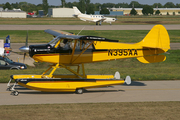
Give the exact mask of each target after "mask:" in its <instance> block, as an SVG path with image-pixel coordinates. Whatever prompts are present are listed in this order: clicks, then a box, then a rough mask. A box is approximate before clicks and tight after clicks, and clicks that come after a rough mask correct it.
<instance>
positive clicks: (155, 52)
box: [137, 25, 170, 63]
mask: <svg viewBox="0 0 180 120" xmlns="http://www.w3.org/2000/svg"><path fill="white" fill-rule="evenodd" d="M137 44H139V45H141V46H142V47H143V57H138V58H137V59H138V60H139V61H140V62H142V63H154V62H161V61H164V60H166V56H164V55H159V54H160V53H164V52H166V51H168V50H169V49H170V39H169V34H168V32H167V30H166V28H165V27H164V26H162V25H156V26H154V27H153V28H152V29H151V31H150V32H149V33H148V34H147V35H146V37H145V38H144V39H143V40H142V41H141V42H139V43H137Z"/></svg>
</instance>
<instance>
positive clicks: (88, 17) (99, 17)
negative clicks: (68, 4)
mask: <svg viewBox="0 0 180 120" xmlns="http://www.w3.org/2000/svg"><path fill="white" fill-rule="evenodd" d="M73 9H74V12H75V15H74V16H75V17H77V18H79V19H81V20H83V21H89V22H95V23H96V25H98V24H99V25H101V23H102V22H106V23H109V24H111V23H112V22H115V21H116V20H117V19H116V18H110V17H104V16H103V15H87V14H82V13H81V12H80V11H79V9H78V8H77V7H73Z"/></svg>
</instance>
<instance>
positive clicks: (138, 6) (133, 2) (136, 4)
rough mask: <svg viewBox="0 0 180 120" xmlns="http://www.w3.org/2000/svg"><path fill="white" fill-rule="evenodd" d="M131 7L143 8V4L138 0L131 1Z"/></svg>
mask: <svg viewBox="0 0 180 120" xmlns="http://www.w3.org/2000/svg"><path fill="white" fill-rule="evenodd" d="M129 7H130V8H142V5H141V4H139V2H137V1H131V3H130V4H129Z"/></svg>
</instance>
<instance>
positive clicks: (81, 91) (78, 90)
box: [76, 88, 84, 94]
mask: <svg viewBox="0 0 180 120" xmlns="http://www.w3.org/2000/svg"><path fill="white" fill-rule="evenodd" d="M83 92H84V89H83V88H78V89H76V93H77V94H83Z"/></svg>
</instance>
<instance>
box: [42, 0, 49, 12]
mask: <svg viewBox="0 0 180 120" xmlns="http://www.w3.org/2000/svg"><path fill="white" fill-rule="evenodd" d="M42 7H43V10H44V14H45V15H46V14H47V13H48V8H49V5H48V2H47V0H43V4H42Z"/></svg>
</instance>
